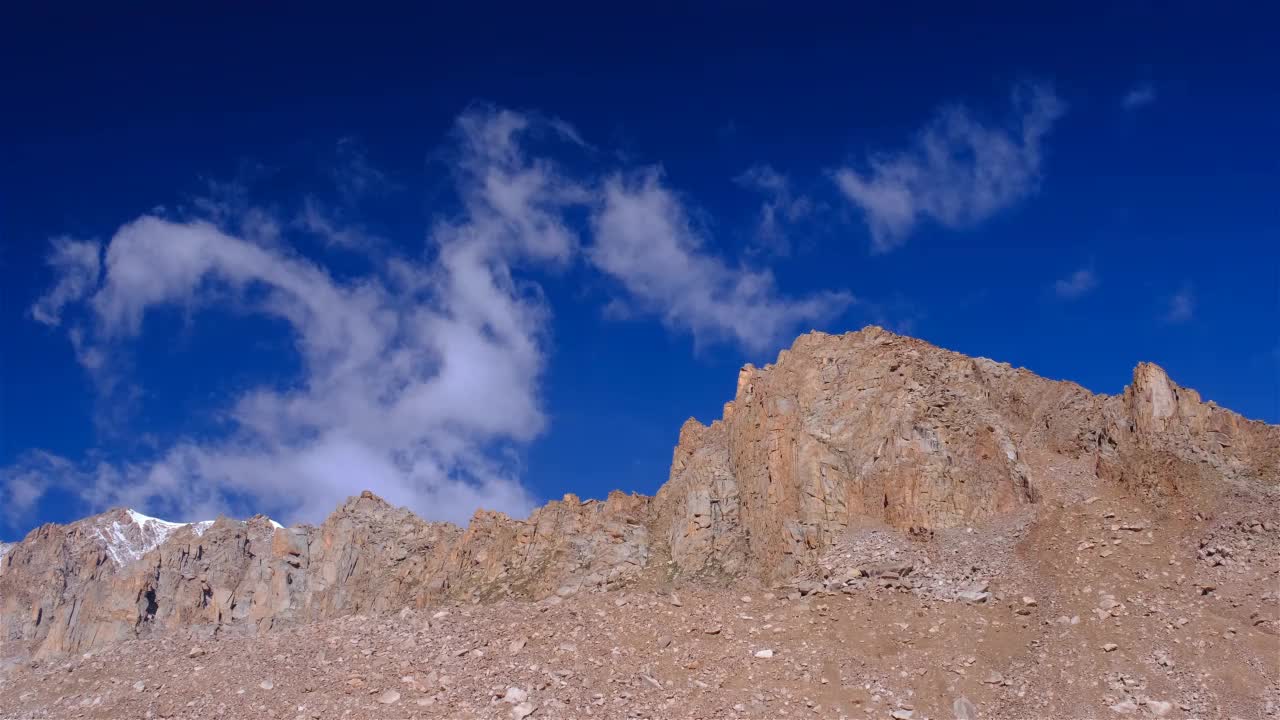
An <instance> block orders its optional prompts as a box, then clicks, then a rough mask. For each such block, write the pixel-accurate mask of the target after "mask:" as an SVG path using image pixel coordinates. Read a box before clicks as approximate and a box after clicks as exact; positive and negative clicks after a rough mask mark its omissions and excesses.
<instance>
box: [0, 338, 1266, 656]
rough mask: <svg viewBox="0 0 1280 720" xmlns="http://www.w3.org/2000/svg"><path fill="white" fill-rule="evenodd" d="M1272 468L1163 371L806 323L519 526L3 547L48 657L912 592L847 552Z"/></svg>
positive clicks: (7, 621) (357, 502)
mask: <svg viewBox="0 0 1280 720" xmlns="http://www.w3.org/2000/svg"><path fill="white" fill-rule="evenodd" d="M1278 467H1280V429H1278V428H1277V427H1275V426H1270V425H1266V424H1263V423H1258V422H1251V421H1248V420H1246V419H1244V418H1241V417H1240V416H1239V415H1236V414H1234V413H1231V412H1230V411H1227V410H1224V409H1222V408H1218V407H1216V406H1214V405H1212V404H1211V403H1204V402H1202V401H1201V400H1200V398H1199V396H1198V395H1197V394H1196V393H1195V392H1194V391H1191V390H1187V389H1185V388H1180V387H1178V386H1177V385H1175V384H1174V383H1173V382H1172V381H1170V380H1169V378H1168V377H1167V376H1166V375H1165V373H1164V372H1163V371H1162V370H1160V369H1159V368H1157V367H1156V366H1154V365H1148V364H1143V365H1139V366H1138V368H1137V369H1136V370H1135V373H1134V381H1133V384H1132V385H1130V386H1129V387H1128V388H1126V390H1125V391H1124V393H1123V394H1121V395H1118V396H1114V397H1107V396H1099V395H1094V394H1092V393H1090V392H1088V391H1087V390H1085V389H1084V388H1082V387H1080V386H1078V385H1075V384H1073V383H1069V382H1059V381H1052V380H1047V379H1045V378H1041V377H1038V376H1036V375H1034V374H1032V373H1030V372H1028V371H1026V370H1021V369H1014V368H1012V367H1010V366H1008V365H1006V364H1002V363H997V362H993V361H991V360H986V359H982V358H970V357H967V356H964V355H960V354H958V353H953V352H949V351H946V350H943V349H940V348H937V347H934V346H932V345H929V344H928V343H925V342H922V341H919V340H915V339H912V338H907V337H903V336H899V335H895V334H893V333H890V332H887V331H884V330H882V329H880V328H867V329H865V330H863V331H860V332H857V333H849V334H846V335H842V336H832V335H826V334H822V333H813V334H809V335H805V336H802V337H801V338H799V339H798V340H797V341H796V343H795V344H794V345H793V347H792V348H790V349H789V350H785V351H783V352H782V353H781V354H780V356H779V358H778V361H777V362H776V363H774V364H772V365H768V366H766V367H763V368H754V367H751V366H747V367H746V368H744V369H743V370H742V371H741V373H740V375H739V378H738V387H737V392H736V395H735V397H734V399H733V400H732V402H730V403H728V404H726V406H725V411H724V416H723V417H722V418H721V419H719V420H716V421H715V422H713V423H711V424H710V425H704V424H702V423H699V422H697V421H696V420H692V419H691V420H689V421H688V422H686V423H685V425H684V427H683V428H682V429H681V431H680V436H679V442H678V444H677V446H676V448H675V451H674V454H673V458H672V464H671V472H670V477H669V478H668V481H667V483H666V484H665V485H663V486H662V488H661V489H660V490H659V491H658V493H657V494H656V496H655V497H653V498H649V497H644V496H640V495H626V494H623V493H617V492H615V493H613V494H611V495H610V496H609V497H608V498H607V499H605V500H603V501H598V500H585V501H583V500H580V499H578V498H577V497H574V496H566V497H565V498H564V499H563V500H560V501H555V502H551V503H549V504H548V505H546V506H544V507H542V508H540V509H538V510H536V511H535V512H534V513H533V514H532V515H531V516H530V517H529V518H527V519H524V520H517V519H512V518H509V517H507V516H505V515H503V514H501V513H493V512H487V511H480V512H477V514H476V515H475V517H474V518H473V519H472V521H471V523H470V524H469V525H468V526H467V528H465V529H462V528H458V527H456V526H454V525H451V524H447V523H433V522H428V521H425V520H422V519H421V518H419V517H417V516H416V515H414V514H413V513H411V512H409V511H408V510H405V509H399V508H394V507H391V506H390V505H388V504H387V503H386V502H384V501H382V500H381V499H379V498H377V497H375V496H373V495H371V494H369V493H367V492H366V493H364V494H362V495H360V496H357V497H353V498H351V499H350V500H348V501H347V502H346V503H344V504H343V505H342V506H341V507H339V508H338V509H337V510H335V511H334V513H333V514H332V515H331V516H330V517H329V518H328V519H327V520H325V521H324V522H323V523H322V524H321V525H319V526H315V527H313V526H305V525H304V526H297V527H290V528H282V527H279V526H277V525H275V524H274V523H273V522H271V521H270V520H269V519H268V518H265V517H262V516H258V517H255V518H251V519H249V520H248V521H245V522H238V521H234V520H230V519H227V518H220V519H218V520H217V521H216V522H213V523H204V524H198V525H177V524H173V523H163V521H155V522H156V523H161V524H155V523H148V522H145V521H136V519H135V518H133V516H131V515H128V513H129V512H130V511H125V510H114V511H111V512H109V513H105V514H103V515H99V516H95V517H93V518H87V519H85V520H82V521H79V522H77V523H72V524H70V525H67V526H58V525H46V526H43V527H41V528H38V529H37V530H35V531H33V532H32V533H31V534H30V535H29V536H28V537H27V538H26V539H25V540H23V542H21V543H20V544H18V545H16V546H14V547H13V548H12V549H10V550H8V551H7V552H3V551H0V638H2V639H3V640H5V641H9V642H14V643H19V644H21V645H23V646H24V647H27V648H29V649H31V650H33V651H35V652H36V653H38V654H40V655H45V656H49V655H57V654H60V653H66V652H84V651H86V650H90V649H92V648H96V647H101V646H104V645H108V644H112V643H116V642H120V641H122V640H127V639H130V638H134V637H137V636H146V635H149V634H152V633H154V632H156V631H161V630H173V629H176V628H185V629H187V630H188V631H190V632H192V633H194V634H195V635H196V636H197V637H215V636H219V635H225V634H228V633H231V634H241V633H252V632H262V631H267V630H270V629H273V628H277V627H280V626H290V625H298V624H301V623H308V622H314V621H318V620H324V619H330V618H336V617H340V616H347V615H352V614H357V613H381V612H386V611H392V610H398V609H401V608H423V607H426V606H428V605H432V604H436V603H440V602H459V601H476V602H493V601H498V600H508V599H511V600H518V599H521V598H525V599H534V600H539V599H544V598H546V599H552V600H555V599H556V598H560V599H563V598H569V597H572V596H574V595H577V594H579V593H584V592H590V591H595V590H611V589H618V588H623V587H634V588H648V589H651V590H652V589H655V588H671V587H679V586H681V585H682V584H690V583H697V584H702V585H705V584H707V583H710V584H712V585H716V586H719V585H723V584H725V583H731V582H735V581H744V582H763V583H766V584H769V585H773V584H777V583H787V582H792V583H795V582H797V579H803V578H807V580H806V582H811V583H815V585H813V587H815V588H816V587H821V588H824V589H830V588H831V587H833V585H832V583H836V585H837V586H838V587H854V586H860V585H865V584H878V585H879V586H883V587H894V586H897V585H899V584H901V585H903V586H904V587H910V586H911V582H910V581H907V580H906V579H905V577H906V575H907V574H908V573H910V572H911V569H909V568H907V567H906V565H905V564H903V563H898V564H896V565H895V564H893V563H890V564H889V565H883V564H881V565H877V564H874V563H870V564H869V562H868V561H863V560H859V561H858V562H860V563H862V564H860V565H858V566H856V567H855V566H853V565H851V564H849V563H852V562H853V560H850V561H849V563H846V564H844V565H842V564H841V563H840V562H836V561H833V560H832V552H833V551H835V550H838V549H839V548H842V547H849V543H851V542H855V541H856V539H857V538H859V537H872V536H870V535H866V533H890V535H891V536H892V537H899V538H902V539H903V542H907V541H911V542H926V543H927V542H929V541H930V539H931V538H933V537H935V534H936V535H937V536H938V537H950V535H948V533H952V534H954V533H963V532H967V531H968V530H969V529H970V528H973V527H975V526H977V527H980V528H986V527H1002V528H1008V530H1007V532H1008V533H1009V537H1010V538H1013V537H1023V536H1024V535H1025V534H1026V533H1028V532H1034V525H1032V524H1031V523H1033V521H1034V520H1035V519H1036V518H1037V517H1039V515H1040V513H1041V512H1042V509H1043V507H1044V506H1046V505H1056V506H1063V505H1067V504H1071V503H1079V502H1081V501H1083V500H1084V499H1085V496H1086V494H1087V493H1088V492H1090V490H1087V488H1096V487H1111V488H1115V489H1117V490H1118V491H1121V492H1125V493H1132V494H1134V495H1137V496H1141V497H1142V498H1143V501H1144V502H1147V503H1150V504H1151V505H1152V506H1153V507H1161V506H1167V505H1169V504H1170V503H1175V504H1176V503H1177V502H1180V501H1185V500H1187V499H1194V500H1195V501H1196V502H1203V501H1205V499H1206V498H1207V499H1208V500H1210V501H1212V500H1213V498H1214V494H1215V493H1231V494H1234V496H1237V497H1240V498H1253V499H1259V501H1260V502H1264V503H1265V502H1272V503H1273V504H1272V506H1271V507H1272V508H1273V509H1274V499H1275V496H1276V489H1277V484H1278V483H1280V480H1278V477H1280V472H1278V470H1277V468H1278ZM1098 483H1102V485H1101V486H1099V485H1098ZM126 520H129V522H126ZM148 520H154V519H148ZM1258 522H1259V523H1263V522H1267V523H1269V524H1274V523H1275V522H1276V520H1275V519H1270V518H1259V520H1258ZM1269 526H1270V525H1269ZM117 531H118V533H122V534H123V537H124V540H123V541H121V540H120V538H118V537H116V536H115V535H112V532H117ZM1001 532H1005V531H1003V530H1002V531H1001ZM875 537H880V536H879V535H876V536H875ZM885 537H889V536H885ZM957 537H959V536H957ZM876 542H877V543H880V545H876V546H875V547H881V546H883V547H890V546H893V547H896V546H895V545H894V542H896V541H891V540H888V539H881V540H877V541H876ZM922 547H924V546H922ZM855 554H856V553H852V552H851V553H849V556H850V557H852V556H853V555H855ZM901 556H902V558H904V563H905V560H907V559H909V560H911V562H919V559H920V558H922V557H927V556H928V553H926V552H925V551H924V550H918V551H917V550H910V549H904V550H903V551H902V553H901ZM984 557H990V558H996V557H1002V556H1000V555H999V553H987V554H986V555H985V556H984ZM837 559H838V558H837ZM976 567H978V566H977V565H974V564H973V563H972V562H969V564H968V565H966V566H964V567H961V566H960V565H957V566H956V568H957V569H955V570H954V571H952V570H950V569H946V568H942V569H935V570H933V571H929V572H923V571H919V570H917V571H916V574H915V577H923V578H928V579H930V580H929V582H931V583H933V585H934V586H936V588H937V592H936V593H935V595H934V596H936V597H954V596H956V593H957V592H962V591H964V588H968V587H970V586H971V585H972V584H973V583H974V582H977V581H980V580H983V578H977V577H966V576H965V575H964V574H965V573H970V574H972V570H973V568H976ZM944 570H945V572H944ZM989 570H990V572H989V573H988V574H998V572H999V570H1000V568H999V567H996V566H994V565H993V566H992V567H991V568H989ZM832 573H835V574H836V575H840V576H841V577H839V578H833V577H832ZM873 573H874V574H873ZM837 581H838V582H837ZM952 582H954V583H961V584H963V586H962V585H961V584H957V585H956V586H955V587H954V588H953V587H951V585H948V584H947V583H952ZM806 587H807V586H806Z"/></svg>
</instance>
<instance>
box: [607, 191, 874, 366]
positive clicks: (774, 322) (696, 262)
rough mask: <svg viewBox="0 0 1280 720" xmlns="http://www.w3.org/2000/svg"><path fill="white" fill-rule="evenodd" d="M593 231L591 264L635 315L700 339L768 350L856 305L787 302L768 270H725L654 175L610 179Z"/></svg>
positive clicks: (840, 296)
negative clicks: (623, 294) (619, 290)
mask: <svg viewBox="0 0 1280 720" xmlns="http://www.w3.org/2000/svg"><path fill="white" fill-rule="evenodd" d="M592 229H593V245H592V246H591V247H590V248H589V250H588V254H589V257H590V259H591V262H592V263H593V264H594V265H595V266H596V267H597V268H599V269H600V270H602V271H603V272H605V273H606V274H608V275H610V276H611V277H613V278H615V279H616V280H618V282H619V283H621V284H622V286H623V287H624V288H625V289H626V291H627V293H628V295H629V297H630V298H631V300H632V302H633V303H634V304H635V305H636V306H637V307H638V309H640V310H641V311H643V312H649V313H653V314H656V315H658V316H659V317H661V318H662V321H663V322H664V324H666V325H667V326H668V327H669V328H672V329H678V330H687V331H689V332H691V333H692V334H693V335H694V337H695V338H696V339H699V340H702V339H708V340H712V339H721V338H727V339H730V340H734V341H736V342H738V343H739V344H741V345H742V346H743V347H745V348H746V349H748V350H751V351H756V352H760V351H765V350H769V349H772V348H773V347H774V346H775V344H776V343H777V342H779V341H780V340H781V339H782V338H783V337H784V336H785V335H787V334H789V333H791V332H793V331H794V330H795V329H796V328H797V327H799V326H801V325H802V324H803V323H806V322H817V321H820V320H823V319H827V318H830V317H832V316H834V315H836V314H838V313H839V312H841V311H843V310H844V309H845V308H846V307H848V305H849V304H850V303H851V302H852V301H853V298H852V297H851V296H850V295H848V294H847V293H821V294H817V295H812V296H809V297H806V298H803V299H798V300H793V299H788V298H785V297H782V296H781V295H780V294H779V293H778V290H777V287H776V285H775V283H774V279H773V275H772V273H770V272H769V271H767V270H750V269H747V268H735V267H731V266H729V265H728V264H726V263H725V262H724V261H723V260H722V259H720V258H718V257H717V256H715V255H714V254H712V253H711V252H710V251H709V250H708V249H707V247H706V243H705V241H704V239H703V237H702V235H701V234H700V233H699V232H698V230H697V229H696V228H695V227H694V226H693V225H692V223H691V222H690V220H689V217H688V213H687V212H686V210H685V208H684V206H683V205H682V204H681V202H680V200H679V199H678V198H677V197H676V196H675V194H674V193H673V192H672V191H671V190H669V189H667V188H666V187H665V186H664V185H663V183H662V178H661V174H660V172H659V171H658V170H656V169H649V170H646V171H642V172H639V173H637V174H634V175H632V176H623V175H614V176H612V177H610V178H608V179H607V180H606V181H605V183H604V190H603V199H602V201H601V203H600V204H599V206H598V207H597V208H596V211H595V212H594V214H593V217H592Z"/></svg>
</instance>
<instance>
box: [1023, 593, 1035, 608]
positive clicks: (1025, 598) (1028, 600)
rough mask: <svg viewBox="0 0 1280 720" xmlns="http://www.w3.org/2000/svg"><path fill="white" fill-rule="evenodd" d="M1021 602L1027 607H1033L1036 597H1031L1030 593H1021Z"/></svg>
mask: <svg viewBox="0 0 1280 720" xmlns="http://www.w3.org/2000/svg"><path fill="white" fill-rule="evenodd" d="M1022 604H1023V605H1026V606H1027V607H1035V606H1036V599H1035V598H1033V597H1031V596H1030V595H1023V596H1022Z"/></svg>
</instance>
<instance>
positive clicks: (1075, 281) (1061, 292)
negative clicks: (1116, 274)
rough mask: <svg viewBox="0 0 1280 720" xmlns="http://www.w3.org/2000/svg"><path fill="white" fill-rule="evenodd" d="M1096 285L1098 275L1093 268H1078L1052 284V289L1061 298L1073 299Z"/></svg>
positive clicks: (1081, 295)
mask: <svg viewBox="0 0 1280 720" xmlns="http://www.w3.org/2000/svg"><path fill="white" fill-rule="evenodd" d="M1096 287H1098V275H1097V273H1095V272H1094V271H1093V268H1091V267H1087V268H1080V269H1079V270H1076V271H1075V272H1073V273H1071V274H1070V275H1068V276H1067V277H1065V278H1062V279H1060V280H1058V281H1057V282H1055V283H1054V284H1053V291H1054V293H1055V294H1057V296H1058V297H1059V298H1061V299H1063V300H1075V299H1077V298H1080V297H1083V296H1085V295H1086V294H1088V293H1089V292H1091V291H1092V290H1093V289H1094V288H1096Z"/></svg>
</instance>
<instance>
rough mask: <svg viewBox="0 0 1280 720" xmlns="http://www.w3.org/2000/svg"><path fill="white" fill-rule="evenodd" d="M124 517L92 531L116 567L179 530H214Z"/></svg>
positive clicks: (204, 523) (134, 514) (132, 513)
mask: <svg viewBox="0 0 1280 720" xmlns="http://www.w3.org/2000/svg"><path fill="white" fill-rule="evenodd" d="M125 516H126V517H127V518H128V520H127V521H126V522H121V521H120V520H112V521H111V522H110V524H106V523H102V524H100V525H98V527H97V528H95V529H94V532H95V533H96V534H97V537H98V539H99V540H101V541H102V544H103V546H104V547H105V548H106V551H107V554H108V555H110V556H111V560H112V561H113V562H115V564H116V565H128V564H129V563H132V562H135V561H137V560H139V559H141V558H142V556H143V555H146V554H147V553H149V552H151V551H152V550H154V549H155V548H156V547H157V546H158V545H160V544H161V543H163V542H164V541H165V540H168V539H169V536H171V535H173V533H174V532H175V531H177V530H178V529H179V528H184V527H188V526H190V528H191V531H192V532H194V533H195V534H196V537H203V536H204V533H205V531H206V530H208V529H209V528H211V527H213V522H214V521H212V520H201V521H200V522H196V523H179V522H170V521H168V520H161V519H160V518H154V517H151V516H150V515H143V514H142V513H140V512H138V511H137V510H132V509H129V510H125ZM267 522H269V523H271V526H272V527H273V528H276V529H279V528H283V527H284V526H283V525H281V524H280V523H278V522H276V521H275V520H272V519H271V518H267ZM240 524H241V525H243V524H244V521H243V520H242V521H240ZM9 547H11V545H10V546H5V545H3V544H0V548H3V549H2V550H0V557H2V556H3V555H4V553H5V552H8V550H9Z"/></svg>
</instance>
